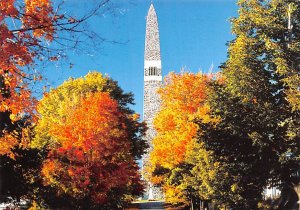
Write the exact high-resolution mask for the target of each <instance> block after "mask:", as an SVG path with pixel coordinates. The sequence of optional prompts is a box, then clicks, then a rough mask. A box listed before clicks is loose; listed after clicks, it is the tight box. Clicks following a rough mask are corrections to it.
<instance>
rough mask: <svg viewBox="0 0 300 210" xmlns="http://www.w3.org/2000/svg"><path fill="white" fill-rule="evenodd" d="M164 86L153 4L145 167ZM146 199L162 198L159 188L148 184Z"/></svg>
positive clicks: (147, 66)
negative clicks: (159, 91) (161, 89)
mask: <svg viewBox="0 0 300 210" xmlns="http://www.w3.org/2000/svg"><path fill="white" fill-rule="evenodd" d="M161 84H162V74H161V60H160V43H159V31H158V22H157V16H156V12H155V9H154V6H153V4H151V5H150V8H149V10H148V15H147V21H146V38H145V58H144V110H143V118H144V121H145V122H146V123H147V127H148V130H147V132H146V137H145V138H146V140H147V142H148V143H149V145H150V148H149V150H148V154H146V155H145V156H144V158H143V167H145V166H147V164H149V152H150V151H151V150H152V139H153V138H154V136H155V135H156V131H155V129H154V127H153V118H154V116H155V114H156V113H157V112H158V111H159V107H160V99H159V96H158V94H157V89H158V88H159V87H160V86H161ZM147 191H148V192H146V197H148V199H149V200H151V199H160V198H162V193H161V192H160V189H159V188H156V187H153V186H152V184H151V183H148V188H147Z"/></svg>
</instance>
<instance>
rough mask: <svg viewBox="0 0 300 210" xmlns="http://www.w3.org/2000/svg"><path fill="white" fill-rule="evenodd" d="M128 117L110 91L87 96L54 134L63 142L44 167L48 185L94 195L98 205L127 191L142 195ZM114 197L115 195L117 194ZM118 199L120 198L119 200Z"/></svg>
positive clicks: (74, 193) (80, 196) (78, 194)
mask: <svg viewBox="0 0 300 210" xmlns="http://www.w3.org/2000/svg"><path fill="white" fill-rule="evenodd" d="M126 119H127V118H126V116H125V115H124V113H122V112H121V111H120V109H119V107H118V103H117V101H116V100H113V99H111V97H110V96H109V94H108V93H105V92H104V93H103V92H98V93H93V94H90V95H88V96H87V97H86V98H85V99H83V100H82V101H81V103H80V104H79V105H78V106H77V107H76V109H75V110H73V111H72V112H69V114H68V115H67V116H66V119H65V122H64V125H58V126H53V127H51V128H50V134H51V135H52V136H53V137H55V138H57V139H58V140H59V142H58V143H57V145H56V146H55V147H54V148H53V149H52V150H51V151H50V153H49V155H48V159H47V160H46V161H45V163H44V165H43V168H42V175H43V176H44V182H45V184H46V185H51V186H53V187H55V188H57V189H58V193H59V194H63V193H66V194H69V195H70V196H72V197H76V198H77V199H83V198H86V197H91V200H92V203H94V204H95V205H100V204H101V205H103V204H107V203H109V202H110V200H114V199H115V198H111V197H110V196H112V195H114V196H116V195H115V194H114V193H116V190H117V191H118V195H119V199H120V200H119V202H121V201H122V200H124V199H125V198H124V197H123V196H124V195H125V194H130V195H140V194H141V192H142V190H143V187H142V185H141V182H140V178H139V174H138V167H137V165H136V163H135V161H134V160H133V157H132V155H131V154H130V152H129V151H130V142H129V141H128V135H127V132H126V123H125V120H126ZM112 197H113V196H112ZM116 202H117V201H116Z"/></svg>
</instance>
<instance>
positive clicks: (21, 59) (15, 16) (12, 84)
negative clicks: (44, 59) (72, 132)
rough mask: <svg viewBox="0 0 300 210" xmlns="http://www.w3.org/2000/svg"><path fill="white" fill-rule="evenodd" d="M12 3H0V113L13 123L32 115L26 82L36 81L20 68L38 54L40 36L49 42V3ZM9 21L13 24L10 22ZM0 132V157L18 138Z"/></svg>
mask: <svg viewBox="0 0 300 210" xmlns="http://www.w3.org/2000/svg"><path fill="white" fill-rule="evenodd" d="M17 3H21V2H17V1H16V0H0V45H1V48H0V55H1V56H0V112H6V113H7V114H9V115H10V118H11V122H12V123H14V122H16V121H18V120H20V119H22V118H23V117H24V115H26V114H30V115H31V116H34V114H33V113H34V110H35V103H36V101H35V99H33V98H32V95H31V91H30V88H29V87H28V85H29V83H30V82H31V81H32V80H35V78H40V77H39V76H37V75H36V73H35V72H30V71H26V70H25V68H24V66H28V65H31V64H33V63H34V59H35V57H36V56H37V55H39V52H38V48H39V42H41V39H40V37H41V36H43V37H44V38H45V39H48V40H52V36H53V33H54V30H53V27H52V26H51V24H52V7H51V2H50V1H49V0H43V1H40V0H30V1H29V0H25V5H24V8H22V7H16V6H15V5H16V4H17ZM11 21H12V22H13V24H12V23H11ZM8 130H9V129H8V128H6V127H5V126H4V129H2V130H1V131H0V142H1V146H0V155H5V154H9V155H11V156H12V153H11V149H12V148H13V147H15V146H18V142H19V139H17V136H18V135H13V134H11V133H10V132H8Z"/></svg>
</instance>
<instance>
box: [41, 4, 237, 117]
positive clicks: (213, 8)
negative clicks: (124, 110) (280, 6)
mask: <svg viewBox="0 0 300 210" xmlns="http://www.w3.org/2000/svg"><path fill="white" fill-rule="evenodd" d="M89 1H92V0H85V3H86V2H89ZM66 2H67V5H69V7H67V9H68V10H70V11H67V12H70V13H71V12H73V13H74V12H75V13H78V14H80V13H84V6H82V4H81V2H82V1H79V0H66ZM115 2H116V8H117V13H118V15H117V16H113V15H109V14H108V15H102V16H95V17H93V18H92V19H91V20H89V25H90V27H91V28H92V29H93V30H94V31H95V32H97V33H99V34H101V36H103V37H105V38H108V39H110V40H116V41H120V42H122V44H111V43H104V44H103V45H102V46H100V47H101V50H97V51H95V50H91V52H89V53H86V52H82V53H81V52H73V51H70V52H68V57H69V62H71V63H73V64H74V67H73V68H72V69H69V68H68V67H67V65H64V64H61V63H57V64H55V65H51V66H50V67H48V68H47V72H46V75H45V76H46V77H47V78H48V84H50V85H51V86H52V87H55V86H57V85H60V84H61V83H62V82H63V81H64V80H65V79H67V78H69V77H74V78H77V77H80V76H84V75H85V74H87V73H88V72H89V71H91V70H97V71H99V72H102V73H107V74H108V75H109V76H110V77H112V78H113V79H114V80H117V81H118V82H119V85H120V86H121V87H122V88H123V89H124V90H125V91H126V92H129V91H130V92H133V93H134V95H135V102H136V105H135V106H134V107H133V108H134V110H135V111H136V112H138V113H142V106H143V65H144V63H143V62H144V42H145V25H146V19H145V17H146V15H147V11H148V8H149V6H150V3H151V1H150V0H116V1H115ZM152 2H153V4H154V7H155V9H156V13H157V16H158V24H159V30H160V43H161V59H162V71H163V76H165V75H167V74H168V73H169V72H170V71H176V72H179V71H180V70H181V69H182V68H186V69H187V70H190V71H193V72H197V71H199V70H202V71H203V72H207V71H208V70H209V69H210V68H211V66H212V65H213V66H214V71H217V70H218V66H219V65H220V64H221V63H222V62H224V61H225V60H226V56H227V55H226V52H227V46H226V43H227V42H228V41H230V40H232V39H233V36H232V34H231V32H230V28H231V26H230V23H229V19H230V18H231V17H234V16H236V14H237V6H236V1H235V0H153V1H152Z"/></svg>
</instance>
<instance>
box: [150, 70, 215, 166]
mask: <svg viewBox="0 0 300 210" xmlns="http://www.w3.org/2000/svg"><path fill="white" fill-rule="evenodd" d="M210 81H211V76H208V75H205V74H202V73H197V74H193V73H188V72H183V73H181V74H175V73H170V74H169V75H168V76H167V78H166V79H165V86H164V87H163V88H161V89H159V91H158V93H159V95H160V97H161V100H162V105H161V110H160V112H159V113H158V114H157V116H156V117H155V119H154V126H155V129H156V130H157V132H158V133H157V136H156V137H155V138H154V140H153V145H154V150H153V151H152V153H151V161H152V163H153V164H154V165H156V164H159V165H161V166H163V167H165V168H172V167H174V166H176V165H178V164H180V163H182V162H183V161H184V159H185V154H186V152H187V146H188V145H189V144H190V143H191V142H192V140H193V138H194V137H195V136H196V134H197V130H198V126H197V124H196V123H195V122H194V120H195V119H199V118H200V119H202V121H204V122H210V121H212V120H214V119H212V118H210V116H209V114H208V113H209V106H208V105H206V104H205V99H206V98H207V94H208V85H207V84H208V83H209V82H210Z"/></svg>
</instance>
